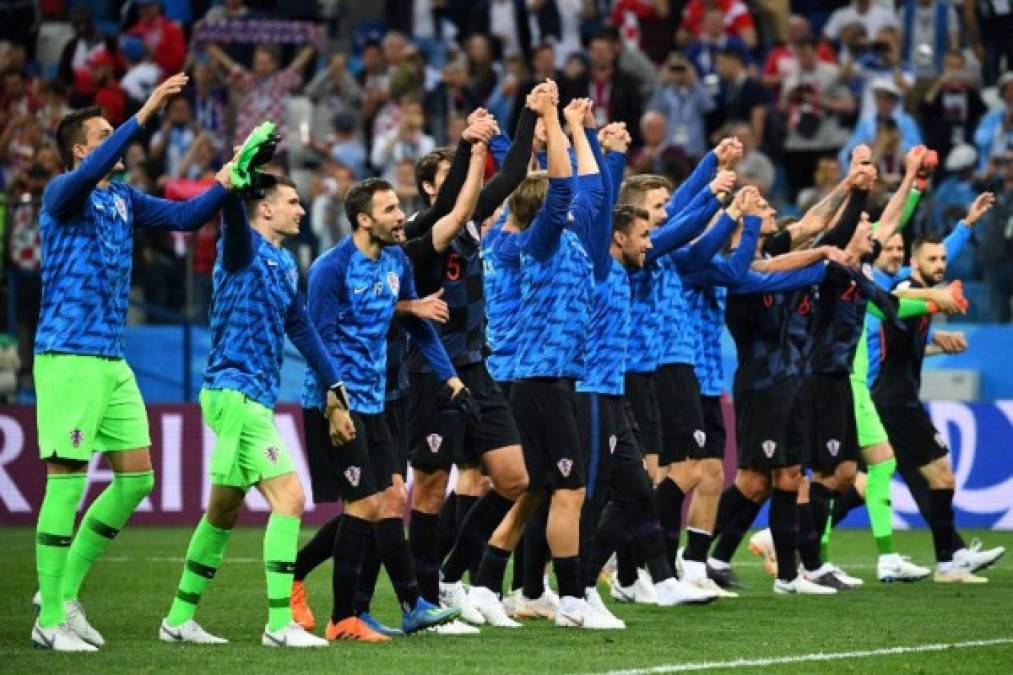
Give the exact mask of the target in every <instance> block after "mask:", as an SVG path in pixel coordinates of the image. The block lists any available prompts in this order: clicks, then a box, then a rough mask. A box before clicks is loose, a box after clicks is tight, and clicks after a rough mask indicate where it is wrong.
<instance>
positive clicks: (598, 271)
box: [584, 127, 615, 281]
mask: <svg viewBox="0 0 1013 675" xmlns="http://www.w3.org/2000/svg"><path fill="white" fill-rule="evenodd" d="M584 134H585V135H586V136H587V141H588V143H590V144H591V151H592V152H593V153H594V159H595V162H597V164H598V175H599V176H600V177H601V187H602V193H603V195H602V200H601V204H599V206H598V209H597V210H596V211H595V215H594V221H593V223H592V225H591V231H590V233H589V236H588V248H587V251H588V254H589V255H590V256H591V262H592V263H593V264H594V278H595V279H596V280H598V281H604V280H605V279H607V278H608V275H609V270H611V269H612V256H611V255H610V254H609V247H610V246H611V244H612V204H614V203H615V199H614V197H613V196H612V195H613V190H612V176H611V174H610V172H609V167H608V165H607V164H606V161H605V156H604V155H603V154H602V152H601V146H600V145H599V144H598V134H597V133H596V132H595V130H594V129H588V128H586V127H585V128H584Z"/></svg>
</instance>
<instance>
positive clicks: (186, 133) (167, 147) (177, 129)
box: [149, 95, 200, 178]
mask: <svg viewBox="0 0 1013 675" xmlns="http://www.w3.org/2000/svg"><path fill="white" fill-rule="evenodd" d="M199 133H200V128H199V127H198V126H197V123H196V122H195V121H194V119H193V113H192V111H191V110H190V101H188V100H187V99H186V97H185V96H182V95H180V96H176V97H175V98H173V99H172V100H171V101H169V103H168V104H167V105H166V106H165V113H164V114H163V115H162V126H161V127H160V128H159V129H158V131H156V132H155V133H154V134H153V135H152V136H151V151H150V154H149V157H150V160H151V161H152V162H154V163H157V165H158V168H159V173H160V174H162V173H164V174H165V175H166V176H167V177H169V178H180V177H184V178H185V177H186V176H181V174H180V161H181V160H182V159H183V155H185V154H186V152H187V150H189V149H190V146H191V145H192V144H193V142H194V140H195V139H196V138H197V135H198V134H199Z"/></svg>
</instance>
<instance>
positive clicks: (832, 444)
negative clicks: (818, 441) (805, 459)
mask: <svg viewBox="0 0 1013 675" xmlns="http://www.w3.org/2000/svg"><path fill="white" fill-rule="evenodd" d="M840 450H841V442H840V441H839V440H837V439H836V438H831V439H830V440H829V441H827V452H829V453H830V456H831V457H836V456H837V453H838V452H840Z"/></svg>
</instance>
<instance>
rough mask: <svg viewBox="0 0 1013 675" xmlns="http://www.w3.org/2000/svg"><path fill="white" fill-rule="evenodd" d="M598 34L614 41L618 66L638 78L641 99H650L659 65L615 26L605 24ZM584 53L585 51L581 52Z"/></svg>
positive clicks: (613, 45)
mask: <svg viewBox="0 0 1013 675" xmlns="http://www.w3.org/2000/svg"><path fill="white" fill-rule="evenodd" d="M596 34H600V35H602V36H604V37H606V38H608V39H609V40H611V41H612V47H613V49H615V51H616V53H617V54H618V55H619V56H618V58H617V59H616V68H618V69H619V70H621V71H623V72H624V73H629V74H630V75H632V76H633V78H634V79H636V81H637V83H638V84H639V86H640V97H641V99H648V98H650V97H651V94H652V93H653V92H654V86H655V84H657V79H658V67H657V65H655V63H654V62H653V61H651V60H650V59H649V58H647V55H646V54H644V52H643V51H642V50H641V49H640V47H639V46H637V43H636V42H634V41H631V40H623V39H622V36H621V35H620V33H619V29H618V28H616V27H615V26H604V27H603V28H601V29H600V30H599V31H598V32H597V33H596ZM580 53H581V54H583V52H580Z"/></svg>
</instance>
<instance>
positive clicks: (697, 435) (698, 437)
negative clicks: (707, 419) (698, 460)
mask: <svg viewBox="0 0 1013 675" xmlns="http://www.w3.org/2000/svg"><path fill="white" fill-rule="evenodd" d="M693 440H694V441H696V446H697V447H698V448H702V447H703V446H705V445H707V433H706V432H705V431H703V430H702V429H697V430H696V431H694V432H693Z"/></svg>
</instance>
